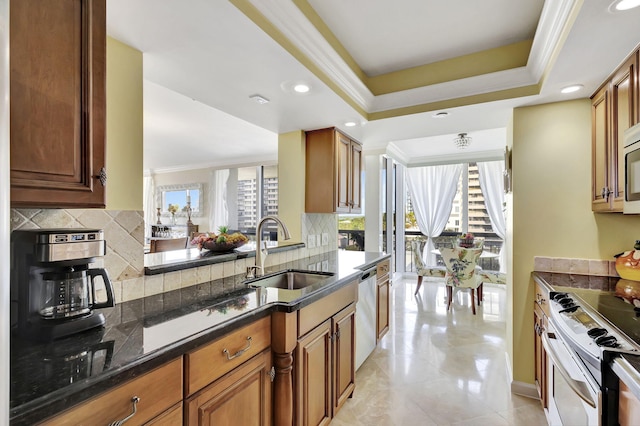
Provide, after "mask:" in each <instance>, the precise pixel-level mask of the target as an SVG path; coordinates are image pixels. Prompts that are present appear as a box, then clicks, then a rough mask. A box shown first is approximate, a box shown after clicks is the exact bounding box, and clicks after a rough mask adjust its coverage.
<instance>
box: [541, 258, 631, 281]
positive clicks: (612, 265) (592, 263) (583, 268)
mask: <svg viewBox="0 0 640 426" xmlns="http://www.w3.org/2000/svg"><path fill="white" fill-rule="evenodd" d="M533 263H534V266H533V268H534V270H536V271H540V272H560V273H571V274H583V275H597V276H610V277H617V276H618V273H617V272H616V262H615V260H601V259H572V258H564V257H543V256H536V257H534V261H533Z"/></svg>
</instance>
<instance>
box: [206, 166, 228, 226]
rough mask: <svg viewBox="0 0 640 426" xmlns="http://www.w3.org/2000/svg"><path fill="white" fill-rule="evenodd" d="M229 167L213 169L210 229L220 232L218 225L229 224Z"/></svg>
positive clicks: (210, 196) (210, 195) (210, 186)
mask: <svg viewBox="0 0 640 426" xmlns="http://www.w3.org/2000/svg"><path fill="white" fill-rule="evenodd" d="M228 180H229V169H222V170H213V171H212V172H211V181H210V185H209V188H211V193H210V194H209V230H210V231H211V232H218V227H220V226H227V225H228V224H229V208H228V206H227V181H228Z"/></svg>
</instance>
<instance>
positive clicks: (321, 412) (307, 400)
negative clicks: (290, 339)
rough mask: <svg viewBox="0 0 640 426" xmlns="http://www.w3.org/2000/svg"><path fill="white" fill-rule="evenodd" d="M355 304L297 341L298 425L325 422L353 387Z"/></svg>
mask: <svg viewBox="0 0 640 426" xmlns="http://www.w3.org/2000/svg"><path fill="white" fill-rule="evenodd" d="M355 312H356V310H355V304H351V305H349V306H347V307H346V308H344V309H343V310H341V311H340V312H338V313H337V314H335V315H334V316H333V317H331V318H330V319H328V320H326V321H324V322H323V323H321V324H320V325H318V326H317V327H316V328H314V329H313V330H312V331H310V332H309V333H307V334H306V335H305V336H303V337H301V338H300V339H299V340H298V346H297V348H296V355H295V367H294V371H295V372H296V373H295V376H296V400H297V403H296V418H297V424H298V425H301V426H302V425H305V426H308V425H326V424H329V423H330V422H331V419H332V417H333V416H334V415H335V413H337V412H338V410H339V409H340V407H342V405H343V404H344V402H345V401H346V399H347V398H349V397H350V396H351V394H352V393H353V390H354V388H355Z"/></svg>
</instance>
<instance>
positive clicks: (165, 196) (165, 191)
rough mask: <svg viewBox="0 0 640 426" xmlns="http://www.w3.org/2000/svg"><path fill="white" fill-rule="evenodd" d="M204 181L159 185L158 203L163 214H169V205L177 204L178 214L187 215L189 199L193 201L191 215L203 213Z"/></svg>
mask: <svg viewBox="0 0 640 426" xmlns="http://www.w3.org/2000/svg"><path fill="white" fill-rule="evenodd" d="M202 188H203V185H202V183H191V184H178V185H164V186H158V188H157V189H156V205H157V206H158V207H159V208H160V212H161V214H162V215H163V216H168V215H169V205H174V206H177V213H176V215H177V216H186V215H187V213H186V211H187V210H186V208H187V201H189V202H190V203H191V216H193V217H199V216H201V215H202V211H203V206H204V204H203V203H204V200H203V198H204V194H203V192H202Z"/></svg>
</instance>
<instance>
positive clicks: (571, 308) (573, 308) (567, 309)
mask: <svg viewBox="0 0 640 426" xmlns="http://www.w3.org/2000/svg"><path fill="white" fill-rule="evenodd" d="M562 307H563V308H564V309H562V310H560V313H561V314H563V313H565V312H566V313H569V314H570V313H573V312H575V311H577V310H578V308H579V307H580V306H578V305H574V304H569V305H568V306H567V305H562Z"/></svg>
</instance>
